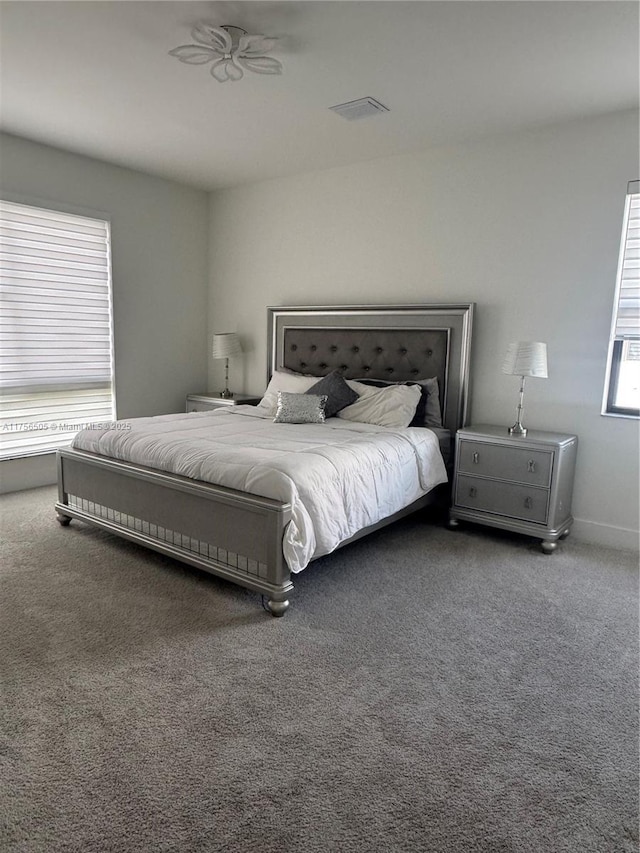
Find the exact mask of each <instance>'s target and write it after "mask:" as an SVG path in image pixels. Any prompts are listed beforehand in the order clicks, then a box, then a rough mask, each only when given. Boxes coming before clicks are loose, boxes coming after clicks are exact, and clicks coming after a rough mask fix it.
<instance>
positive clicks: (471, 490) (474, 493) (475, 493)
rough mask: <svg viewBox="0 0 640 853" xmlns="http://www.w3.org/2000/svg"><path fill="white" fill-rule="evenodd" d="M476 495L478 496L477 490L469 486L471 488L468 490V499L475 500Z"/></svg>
mask: <svg viewBox="0 0 640 853" xmlns="http://www.w3.org/2000/svg"><path fill="white" fill-rule="evenodd" d="M477 494H478V490H477V489H476V487H475V486H471V488H470V489H469V497H470V498H475V496H476V495H477Z"/></svg>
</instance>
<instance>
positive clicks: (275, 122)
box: [0, 0, 639, 189]
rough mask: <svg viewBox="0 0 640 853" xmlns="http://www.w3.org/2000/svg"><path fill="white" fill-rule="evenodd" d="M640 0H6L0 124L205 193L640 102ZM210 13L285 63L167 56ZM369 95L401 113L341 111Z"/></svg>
mask: <svg viewBox="0 0 640 853" xmlns="http://www.w3.org/2000/svg"><path fill="white" fill-rule="evenodd" d="M638 10H639V6H638V4H637V3H636V2H622V0H620V2H618V0H603V2H597V1H596V2H594V0H587V2H581V0H569V2H558V1H557V0H532V2H526V0H523V1H522V2H520V0H516V2H511V0H493V2H484V0H466V1H465V2H454V0H441V1H440V2H435V0H413V1H412V2H404V0H391V2H384V0H367V2H345V0H333V2H313V0H310V2H305V0H303V2H298V0H290V2H271V0H259V2H246V1H245V2H242V1H241V2H220V3H219V2H190V0H186V2H155V0H149V2H147V0H142V1H141V2H138V0H112V2H74V1H73V0H72V2H67V0H63V2H60V0H36V1H35V2H24V0H21V2H17V0H4V2H1V3H0V50H1V53H0V56H1V59H0V73H1V84H0V96H1V102H0V121H1V126H2V129H4V130H6V131H8V132H10V133H15V134H18V135H20V136H24V137H27V138H29V139H33V140H36V141H39V142H44V143H48V144H51V145H56V146H59V147H61V148H66V149H69V150H72V151H75V152H78V153H82V154H87V155H90V156H93V157H98V158H101V159H104V160H108V161H111V162H114V163H118V164H121V165H125V166H130V167H133V168H136V169H141V170H144V171H147V172H151V173H154V174H158V175H163V176H166V177H170V178H174V179H177V180H180V181H184V182H187V183H191V184H194V185H196V186H200V187H203V188H206V189H214V188H219V187H225V186H233V185H237V184H242V183H248V182H253V181H258V180H263V179H268V178H273V177H280V176H284V175H291V174H296V173H300V172H308V171H313V170H316V169H325V168H329V167H332V166H338V165H345V164H348V163H353V162H356V161H361V160H368V159H371V158H374V157H380V156H386V155H392V154H399V153H404V152H409V151H416V150H421V149H426V148H429V147H432V146H440V145H449V144H455V143H458V142H463V141H466V140H470V139H473V138H477V137H480V136H487V135H491V134H495V133H501V132H504V131H510V130H520V129H525V128H534V127H537V126H541V125H544V124H548V123H553V122H556V121H562V120H566V119H572V118H580V117H585V116H590V115H596V114H601V113H606V112H611V111H614V110H620V109H627V108H633V107H637V104H638V88H639V83H638V59H639V49H638V40H639V39H638V25H639V24H638V16H639V11H638ZM198 21H206V22H209V23H211V24H213V25H216V26H221V25H224V24H227V25H236V26H241V27H243V28H244V29H246V30H248V31H249V32H251V33H262V34H264V35H270V36H277V37H278V38H279V39H280V41H279V43H278V45H277V47H276V49H275V50H274V51H273V52H272V55H273V56H276V57H277V58H279V59H280V60H281V61H282V62H283V63H284V66H285V70H284V74H283V76H263V75H257V74H251V73H247V74H245V77H244V78H243V79H242V80H240V81H239V82H227V83H223V84H221V83H218V82H217V81H215V80H214V79H213V78H212V77H211V75H210V74H209V66H208V65H207V66H203V65H186V64H183V63H181V62H179V61H178V60H177V59H175V58H174V57H172V56H169V55H168V51H169V50H171V49H172V48H173V47H176V46H177V45H181V44H186V43H189V42H191V41H192V39H191V36H190V30H191V27H192V26H193V25H194V24H195V23H197V22H198ZM365 96H372V97H374V98H376V99H378V100H379V101H381V102H382V103H383V104H385V105H386V106H387V107H389V108H390V112H388V113H384V114H381V115H379V116H376V117H372V118H367V119H362V120H360V121H355V122H347V121H345V120H344V119H341V118H340V117H338V116H336V115H335V114H334V113H332V112H330V111H329V110H328V107H330V106H332V105H334V104H338V103H341V102H343V101H350V100H353V99H356V98H361V97H365Z"/></svg>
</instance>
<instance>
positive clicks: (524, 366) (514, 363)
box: [502, 341, 549, 379]
mask: <svg viewBox="0 0 640 853" xmlns="http://www.w3.org/2000/svg"><path fill="white" fill-rule="evenodd" d="M502 372H503V373H513V374H515V375H516V376H534V377H536V378H537V379H546V378H547V377H548V376H549V374H548V373H547V345H546V344H543V343H541V342H540V341H517V342H516V343H513V344H509V346H508V348H507V354H506V356H505V359H504V364H503V365H502Z"/></svg>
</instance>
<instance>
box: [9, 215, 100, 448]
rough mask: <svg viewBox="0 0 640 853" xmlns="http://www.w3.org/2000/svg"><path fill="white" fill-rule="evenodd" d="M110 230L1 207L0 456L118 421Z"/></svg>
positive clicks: (83, 220) (57, 443) (79, 219)
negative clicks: (115, 397)
mask: <svg viewBox="0 0 640 853" xmlns="http://www.w3.org/2000/svg"><path fill="white" fill-rule="evenodd" d="M112 340H113V338H112V316H111V263H110V234H109V223H108V222H106V221H103V220H100V219H92V218H87V217H85V216H76V215H72V214H68V213H63V212H58V211H53V210H47V209H42V208H36V207H31V206H27V205H23V204H16V203H13V202H8V201H0V404H1V409H2V410H1V412H0V458H9V457H15V456H24V455H30V454H33V453H43V452H49V451H52V450H55V449H56V448H57V447H61V446H63V445H65V444H68V443H69V442H70V440H71V438H72V437H73V435H74V433H75V432H77V430H78V429H82V428H83V427H84V426H86V425H89V424H92V423H96V422H103V421H110V420H112V419H113V418H114V417H115V411H114V395H113V346H112Z"/></svg>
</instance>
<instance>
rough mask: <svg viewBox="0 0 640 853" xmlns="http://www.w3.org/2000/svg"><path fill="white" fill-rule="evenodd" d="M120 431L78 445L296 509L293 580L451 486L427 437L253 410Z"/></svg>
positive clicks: (291, 540)
mask: <svg viewBox="0 0 640 853" xmlns="http://www.w3.org/2000/svg"><path fill="white" fill-rule="evenodd" d="M121 423H122V424H124V425H125V427H126V425H130V428H129V429H126V428H125V429H107V430H97V429H87V430H83V431H82V432H80V433H78V435H77V436H76V437H75V439H74V441H73V447H75V448H77V449H80V450H87V451H89V452H91V453H98V454H100V455H101V456H109V457H112V458H114V459H121V460H126V461H128V462H134V463H136V464H139V465H145V466H147V467H150V468H156V469H160V470H162V471H170V472H172V473H174V474H181V475H182V476H184V477H190V478H192V479H194V480H204V481H205V482H208V483H215V484H217V485H220V486H227V487H229V488H232V489H238V490H240V491H243V492H251V493H252V494H256V495H262V496H263V497H268V498H275V499H276V500H279V501H283V502H288V503H290V504H291V507H292V513H293V514H292V520H291V523H290V524H289V525H288V526H287V529H286V532H285V537H284V543H283V550H284V556H285V559H286V561H287V564H288V566H289V568H290V570H291V571H292V572H299V571H302V569H304V568H305V566H307V565H308V563H309V562H310V560H311V559H313V558H314V557H319V556H321V555H322V554H328V553H330V552H331V551H333V550H334V549H335V548H336V547H337V546H338V545H339V544H340V543H341V542H343V541H344V540H345V539H348V538H349V537H350V536H353V535H354V534H355V533H357V532H358V531H359V530H361V529H362V528H363V527H367V526H368V525H370V524H375V523H376V522H378V521H381V520H382V519H383V518H386V517H387V516H389V515H391V514H392V513H394V512H397V511H398V510H400V509H402V508H403V507H405V506H407V505H408V504H410V503H412V502H413V501H414V500H417V499H418V498H419V497H421V496H422V495H424V494H425V493H426V492H428V491H430V490H431V489H432V488H433V487H434V486H437V485H438V484H439V483H444V482H446V480H447V474H446V470H445V466H444V462H443V460H442V455H441V453H440V448H439V443H438V439H437V437H436V435H435V434H434V433H433V432H431V431H430V430H428V429H403V430H395V429H391V428H388V427H378V426H372V425H370V424H362V423H352V422H348V421H344V420H340V419H339V418H330V419H329V420H328V421H327V422H326V423H324V424H300V425H298V424H274V423H273V421H272V420H271V418H267V419H265V418H264V417H263V416H262V415H261V414H260V413H259V411H257V410H256V409H255V408H254V407H252V406H234V407H230V408H228V409H218V410H215V411H213V412H191V413H189V414H183V415H163V416H160V417H155V418H138V419H135V420H132V421H128V422H121Z"/></svg>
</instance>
